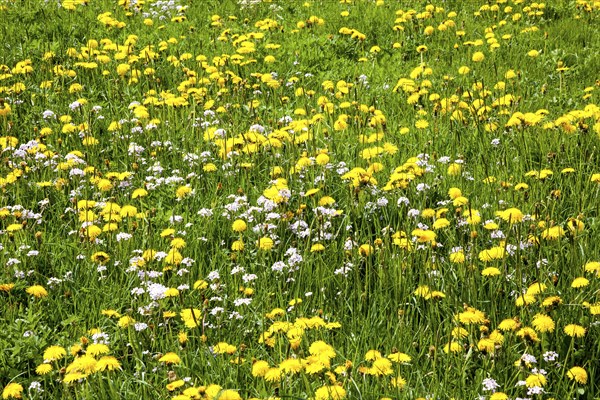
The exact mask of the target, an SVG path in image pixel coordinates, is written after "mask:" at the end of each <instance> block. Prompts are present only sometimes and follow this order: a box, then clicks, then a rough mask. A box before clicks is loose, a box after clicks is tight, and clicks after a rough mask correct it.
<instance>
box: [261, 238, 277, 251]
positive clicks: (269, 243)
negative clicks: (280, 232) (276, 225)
mask: <svg viewBox="0 0 600 400" xmlns="http://www.w3.org/2000/svg"><path fill="white" fill-rule="evenodd" d="M273 245H274V243H273V239H271V238H269V237H262V238H260V239H258V248H259V249H261V250H271V249H272V248H273Z"/></svg>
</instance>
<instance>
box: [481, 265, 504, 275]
mask: <svg viewBox="0 0 600 400" xmlns="http://www.w3.org/2000/svg"><path fill="white" fill-rule="evenodd" d="M481 275H483V276H488V277H489V276H497V275H500V270H499V269H498V268H496V267H488V268H485V269H484V270H483V271H481Z"/></svg>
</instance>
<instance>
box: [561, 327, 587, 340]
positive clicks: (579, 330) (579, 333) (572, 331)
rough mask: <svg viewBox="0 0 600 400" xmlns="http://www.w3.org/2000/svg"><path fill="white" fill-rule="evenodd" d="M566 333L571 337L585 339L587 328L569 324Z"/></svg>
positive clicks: (565, 329)
mask: <svg viewBox="0 0 600 400" xmlns="http://www.w3.org/2000/svg"><path fill="white" fill-rule="evenodd" d="M564 331H565V333H566V334H567V335H569V336H571V337H583V336H585V328H584V327H583V326H581V325H577V324H569V325H567V326H565V328H564Z"/></svg>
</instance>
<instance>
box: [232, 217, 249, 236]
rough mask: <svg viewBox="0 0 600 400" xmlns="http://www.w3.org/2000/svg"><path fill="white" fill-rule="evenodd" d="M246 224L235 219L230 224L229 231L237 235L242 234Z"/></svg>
mask: <svg viewBox="0 0 600 400" xmlns="http://www.w3.org/2000/svg"><path fill="white" fill-rule="evenodd" d="M246 227H247V226H246V222H245V221H244V220H242V219H236V220H235V221H233V224H231V230H232V231H234V232H237V233H240V232H244V231H245V230H246Z"/></svg>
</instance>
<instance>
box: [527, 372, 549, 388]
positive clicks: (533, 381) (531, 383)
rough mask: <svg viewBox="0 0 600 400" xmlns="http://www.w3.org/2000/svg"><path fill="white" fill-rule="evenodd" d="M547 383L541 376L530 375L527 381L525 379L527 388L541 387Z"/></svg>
mask: <svg viewBox="0 0 600 400" xmlns="http://www.w3.org/2000/svg"><path fill="white" fill-rule="evenodd" d="M547 381H548V380H547V379H546V377H545V376H544V375H542V374H531V375H529V376H528V377H527V379H525V384H526V385H527V387H529V388H531V387H535V386H537V387H543V386H545V385H546V383H547Z"/></svg>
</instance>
